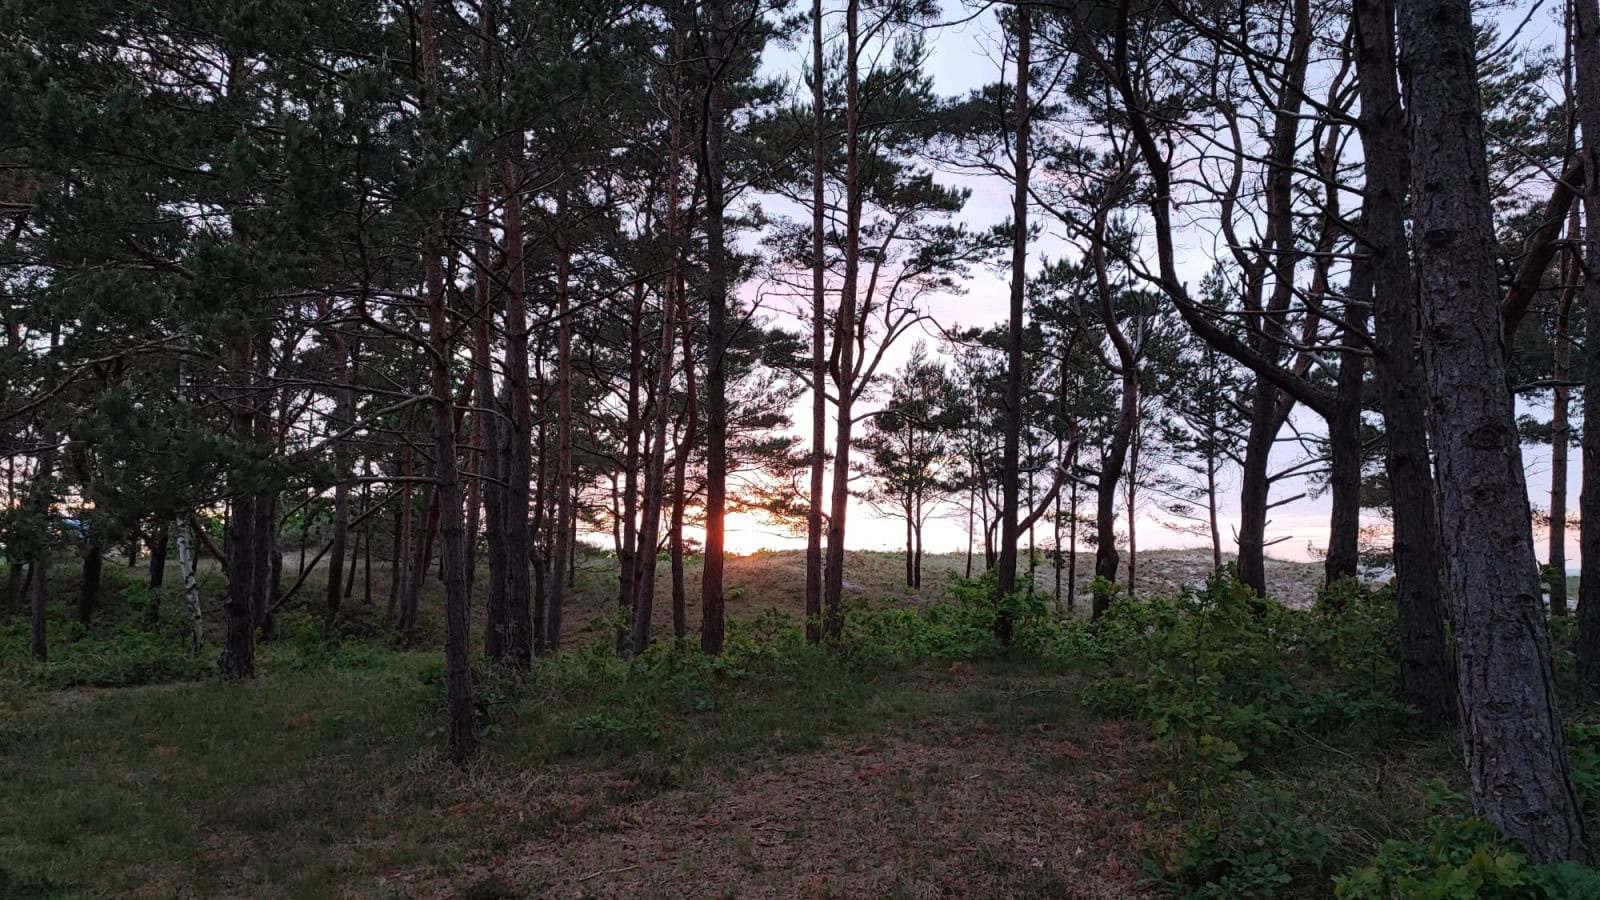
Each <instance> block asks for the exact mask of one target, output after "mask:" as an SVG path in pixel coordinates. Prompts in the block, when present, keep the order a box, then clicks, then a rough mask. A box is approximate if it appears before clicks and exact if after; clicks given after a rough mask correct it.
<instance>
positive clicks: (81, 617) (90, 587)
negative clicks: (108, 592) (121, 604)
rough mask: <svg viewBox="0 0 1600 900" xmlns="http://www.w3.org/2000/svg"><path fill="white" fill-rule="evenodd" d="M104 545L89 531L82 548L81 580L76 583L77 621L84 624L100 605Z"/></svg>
mask: <svg viewBox="0 0 1600 900" xmlns="http://www.w3.org/2000/svg"><path fill="white" fill-rule="evenodd" d="M105 553H106V551H105V545H104V544H102V543H101V542H100V539H99V538H98V537H95V536H94V534H93V532H92V531H91V532H90V535H89V540H88V541H87V542H86V543H85V544H84V548H83V580H82V582H80V584H79V585H78V621H79V622H81V623H82V624H84V625H88V624H89V620H90V619H92V618H93V617H94V611H95V610H96V609H97V608H99V606H100V575H101V573H102V572H103V571H104V570H105V559H106V555H105Z"/></svg>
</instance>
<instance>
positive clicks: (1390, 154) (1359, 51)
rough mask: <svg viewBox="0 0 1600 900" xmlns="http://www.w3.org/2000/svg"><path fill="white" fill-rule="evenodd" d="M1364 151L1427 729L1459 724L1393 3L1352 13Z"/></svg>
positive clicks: (1367, 229)
mask: <svg viewBox="0 0 1600 900" xmlns="http://www.w3.org/2000/svg"><path fill="white" fill-rule="evenodd" d="M1354 13H1355V25H1356V28H1355V35H1356V71H1357V75H1358V84H1359V88H1360V90H1361V109H1362V113H1361V120H1360V128H1361V142H1362V154H1363V156H1364V158H1365V160H1366V191H1365V197H1364V198H1363V201H1362V213H1361V219H1362V229H1361V230H1362V232H1363V233H1364V234H1365V235H1366V236H1367V240H1368V241H1369V242H1370V244H1369V246H1368V247H1366V252H1368V253H1369V254H1371V257H1372V262H1371V265H1372V281H1371V284H1372V289H1373V294H1372V305H1373V312H1374V316H1373V324H1374V338H1375V341H1374V343H1375V346H1374V355H1373V361H1374V367H1375V369H1376V371H1377V374H1378V388H1379V399H1380V400H1381V402H1382V405H1383V422H1384V431H1385V435H1386V442H1385V443H1386V456H1385V463H1386V465H1387V469H1388V474H1389V484H1390V489H1391V490H1392V491H1393V492H1394V496H1393V498H1392V502H1393V507H1394V541H1393V546H1394V569H1395V583H1396V590H1395V599H1396V601H1397V606H1398V608H1399V619H1400V680H1401V683H1402V685H1403V689H1404V691H1405V696H1406V702H1408V703H1410V704H1411V705H1412V706H1413V707H1414V708H1416V710H1417V711H1418V713H1419V714H1420V715H1421V717H1422V719H1423V721H1424V722H1428V723H1430V724H1444V723H1448V722H1452V721H1454V720H1455V716H1456V703H1455V684H1454V666H1453V663H1452V662H1451V659H1450V654H1449V649H1448V647H1447V646H1446V643H1445V633H1444V615H1443V609H1444V597H1443V595H1442V593H1441V584H1440V572H1441V571H1442V565H1441V561H1440V559H1439V531H1438V517H1437V511H1436V507H1435V503H1434V490H1433V468H1432V465H1431V463H1430V460H1429V454H1428V436H1427V424H1426V423H1427V391H1428V388H1427V383H1426V380H1425V378H1424V375H1423V372H1422V364H1421V360H1420V358H1419V357H1418V355H1417V351H1416V349H1415V344H1416V335H1417V318H1416V317H1417V309H1416V302H1415V301H1416V281H1415V278H1414V276H1413V273H1412V270H1411V258H1410V253H1409V250H1408V241H1407V237H1406V229H1405V199H1406V194H1407V193H1408V185H1409V182H1410V163H1409V160H1408V159H1407V153H1408V150H1407V144H1408V138H1407V137H1406V134H1405V131H1404V128H1405V122H1404V119H1403V118H1402V117H1400V116H1398V115H1395V114H1394V110H1397V109H1398V108H1399V106H1400V92H1399V77H1398V74H1397V73H1396V71H1395V44H1394V29H1393V22H1394V5H1393V0H1359V2H1357V3H1356V5H1355V8H1354Z"/></svg>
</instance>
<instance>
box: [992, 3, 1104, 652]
mask: <svg viewBox="0 0 1600 900" xmlns="http://www.w3.org/2000/svg"><path fill="white" fill-rule="evenodd" d="M1016 16H1017V84H1016V91H1015V93H1016V96H1015V98H1014V99H1015V106H1014V113H1013V115H1014V116H1015V118H1016V122H1015V127H1016V135H1015V141H1014V142H1013V146H1012V157H1013V160H1014V164H1015V170H1014V172H1013V175H1014V182H1015V185H1014V186H1015V191H1014V193H1013V194H1012V198H1011V229H1012V233H1011V296H1010V317H1009V319H1008V321H1007V326H1006V410H1005V413H1006V415H1005V445H1004V449H1003V450H1002V456H1001V462H1000V495H1001V506H1000V560H999V571H998V572H997V573H996V579H995V592H996V594H997V595H998V598H997V599H1000V600H1002V601H1003V600H1004V599H1005V597H1006V596H1008V595H1009V594H1011V593H1012V592H1013V591H1015V590H1016V589H1017V538H1018V534H1017V519H1018V515H1019V513H1018V506H1019V501H1020V499H1021V498H1020V496H1019V494H1020V490H1021V472H1020V471H1019V468H1020V466H1021V458H1020V457H1021V447H1022V382H1023V380H1024V374H1025V373H1024V369H1025V367H1026V365H1027V361H1026V360H1025V359H1024V358H1023V355H1022V340H1023V335H1022V329H1023V309H1024V305H1025V301H1026V299H1027V290H1028V174H1029V161H1028V143H1029V141H1030V140H1031V134H1030V132H1031V124H1032V123H1031V122H1030V119H1031V116H1030V105H1029V99H1028V77H1029V74H1030V73H1029V67H1030V63H1031V60H1030V58H1029V57H1030V53H1031V50H1032V46H1031V45H1032V42H1033V13H1032V12H1031V10H1030V9H1029V8H1028V6H1027V5H1025V4H1018V6H1017V7H1016ZM1112 552H1113V553H1115V552H1116V551H1115V550H1114V549H1113V551H1112ZM1028 588H1029V590H1032V589H1033V585H1031V584H1030V585H1028ZM1013 627H1014V623H1013V622H1012V621H1011V613H1010V611H1009V609H1008V608H1007V607H1006V606H1005V604H1004V603H1002V604H1001V606H1000V611H999V613H998V614H996V615H995V619H994V634H995V637H996V638H998V639H999V640H1000V643H1002V644H1010V643H1011V633H1012V629H1013Z"/></svg>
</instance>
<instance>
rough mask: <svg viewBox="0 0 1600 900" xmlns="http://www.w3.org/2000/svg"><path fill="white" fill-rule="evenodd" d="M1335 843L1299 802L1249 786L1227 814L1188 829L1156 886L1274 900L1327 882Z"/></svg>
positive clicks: (1155, 877) (1196, 894) (1219, 898)
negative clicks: (1295, 888)
mask: <svg viewBox="0 0 1600 900" xmlns="http://www.w3.org/2000/svg"><path fill="white" fill-rule="evenodd" d="M1333 844H1334V837H1333V835H1332V833H1330V832H1329V831H1328V830H1327V829H1326V828H1324V827H1322V826H1321V825H1319V824H1318V823H1317V822H1315V821H1312V820H1311V819H1310V818H1308V817H1307V816H1306V815H1305V813H1303V812H1302V811H1300V810H1299V809H1297V808H1296V804H1295V802H1294V798H1293V797H1292V796H1290V795H1288V794H1286V793H1284V792H1282V791H1277V790H1273V789H1272V788H1270V787H1268V786H1265V785H1263V784H1262V783H1260V782H1255V781H1251V782H1248V783H1247V784H1246V785H1245V786H1244V788H1243V790H1241V791H1240V792H1239V793H1238V794H1236V796H1235V797H1234V800H1233V802H1231V803H1230V804H1228V805H1227V806H1226V807H1225V808H1223V809H1220V810H1216V811H1213V812H1212V813H1210V814H1208V815H1205V816H1203V817H1202V818H1200V819H1198V820H1196V821H1192V822H1189V823H1187V825H1186V827H1185V831H1184V841H1183V847H1182V851H1181V854H1180V856H1179V858H1178V859H1177V860H1176V861H1175V862H1174V864H1173V865H1172V866H1171V867H1170V868H1169V870H1168V871H1167V872H1166V873H1165V874H1161V873H1160V872H1159V870H1158V869H1155V868H1154V867H1153V865H1152V863H1151V862H1149V861H1147V863H1146V868H1147V869H1148V870H1150V874H1151V876H1152V878H1151V880H1152V881H1153V882H1155V883H1156V884H1159V885H1161V886H1163V887H1165V888H1167V889H1168V890H1171V891H1173V892H1175V893H1177V894H1180V895H1182V896H1184V897H1192V898H1216V900H1225V898H1247V897H1272V896H1275V895H1277V894H1278V893H1279V892H1280V891H1283V890H1286V889H1289V888H1291V886H1293V885H1296V884H1302V885H1309V884H1313V883H1316V882H1317V881H1320V880H1321V879H1322V877H1323V876H1322V869H1323V866H1324V865H1325V863H1326V861H1327V856H1328V851H1329V849H1330V848H1331V847H1332V846H1333Z"/></svg>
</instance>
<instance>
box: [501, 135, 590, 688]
mask: <svg viewBox="0 0 1600 900" xmlns="http://www.w3.org/2000/svg"><path fill="white" fill-rule="evenodd" d="M512 152H513V153H514V154H516V153H520V152H521V147H520V142H519V144H518V145H516V146H514V147H513V150H512ZM500 192H501V196H502V197H503V198H504V202H505V222H504V223H502V227H503V229H504V231H505V241H506V250H505V266H506V292H505V296H506V356H505V379H506V395H507V398H508V399H509V401H510V404H511V415H510V416H509V423H508V425H507V426H504V427H506V430H507V431H508V432H509V435H508V437H509V438H510V440H509V441H508V444H509V447H510V453H509V455H508V456H507V457H506V458H505V463H504V465H503V466H501V467H500V474H501V475H502V476H503V477H504V478H505V482H506V488H505V493H504V495H503V501H502V504H501V506H502V508H501V511H500V512H501V521H502V522H503V523H504V529H505V542H504V544H505V546H504V554H505V567H504V568H505V579H506V582H505V603H506V643H505V659H506V660H507V661H509V662H510V663H511V665H513V666H516V667H517V668H524V669H525V668H527V667H528V666H529V665H531V664H532V661H533V653H534V646H533V644H534V641H533V612H532V608H531V605H530V603H531V598H530V596H529V594H530V590H529V582H528V551H529V548H530V547H531V546H532V534H531V533H530V531H529V528H528V501H529V494H530V487H531V484H532V480H533V473H532V469H531V466H532V465H533V389H532V386H531V384H530V383H529V377H528V301H527V264H526V260H525V248H524V247H523V238H522V167H521V165H520V164H519V163H518V161H517V160H515V159H510V160H506V161H505V162H504V163H502V164H501V167H500ZM561 277H562V280H563V282H565V279H566V276H565V275H564V274H563V275H562V276H561ZM560 290H561V292H562V294H563V297H564V296H565V293H566V286H565V284H564V283H563V285H562V286H561V288H560ZM563 302H565V301H564V300H563ZM561 325H562V327H563V328H567V327H569V326H568V325H567V322H566V317H565V313H563V315H562V322H561ZM482 380H486V379H482V378H480V381H482ZM487 401H488V398H484V402H485V403H487ZM570 415H571V414H570V403H569V412H568V418H569V419H570ZM569 427H570V425H569ZM555 637H556V636H554V635H552V636H551V640H552V641H554V640H555ZM552 646H554V644H552Z"/></svg>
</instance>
